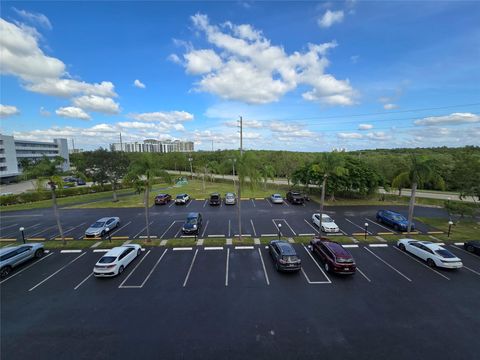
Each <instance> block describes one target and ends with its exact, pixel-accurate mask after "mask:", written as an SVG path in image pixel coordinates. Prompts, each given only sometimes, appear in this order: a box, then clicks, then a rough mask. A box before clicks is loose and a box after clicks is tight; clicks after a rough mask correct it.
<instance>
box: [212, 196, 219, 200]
mask: <svg viewBox="0 0 480 360" xmlns="http://www.w3.org/2000/svg"><path fill="white" fill-rule="evenodd" d="M210 198H212V199H214V200H217V199H218V198H219V196H218V195H212V196H210Z"/></svg>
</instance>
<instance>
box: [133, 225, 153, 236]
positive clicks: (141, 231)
mask: <svg viewBox="0 0 480 360" xmlns="http://www.w3.org/2000/svg"><path fill="white" fill-rule="evenodd" d="M152 224H153V221H150V224H148V226H151V225H152ZM146 228H147V225H145V227H144V228H143V229H142V230H140V231H139V232H138V234H136V235H135V236H134V237H133V238H134V239H136V238H137V236H138V235H140V234H141V233H143V232H144V231H145V229H146Z"/></svg>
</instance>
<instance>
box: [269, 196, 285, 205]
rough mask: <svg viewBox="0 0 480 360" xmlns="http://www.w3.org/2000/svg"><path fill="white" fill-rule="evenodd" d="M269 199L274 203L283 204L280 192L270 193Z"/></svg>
mask: <svg viewBox="0 0 480 360" xmlns="http://www.w3.org/2000/svg"><path fill="white" fill-rule="evenodd" d="M270 201H271V202H272V203H274V204H283V197H282V195H280V194H272V195H271V196H270Z"/></svg>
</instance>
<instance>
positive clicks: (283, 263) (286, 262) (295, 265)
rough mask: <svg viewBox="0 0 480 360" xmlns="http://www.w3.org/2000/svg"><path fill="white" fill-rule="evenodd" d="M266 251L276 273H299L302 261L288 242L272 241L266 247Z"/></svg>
mask: <svg viewBox="0 0 480 360" xmlns="http://www.w3.org/2000/svg"><path fill="white" fill-rule="evenodd" d="M268 250H269V252H270V255H271V256H272V259H273V262H274V263H275V268H276V269H277V271H299V270H300V269H301V268H302V260H300V258H299V257H298V256H297V252H296V251H295V248H294V247H293V246H292V245H291V244H290V243H289V242H287V241H284V240H272V241H270V244H269V245H268Z"/></svg>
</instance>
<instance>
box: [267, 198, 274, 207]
mask: <svg viewBox="0 0 480 360" xmlns="http://www.w3.org/2000/svg"><path fill="white" fill-rule="evenodd" d="M267 203H268V205H270V207H273V205H272V202H271V201H270V200H269V199H267Z"/></svg>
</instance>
